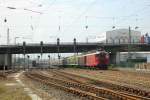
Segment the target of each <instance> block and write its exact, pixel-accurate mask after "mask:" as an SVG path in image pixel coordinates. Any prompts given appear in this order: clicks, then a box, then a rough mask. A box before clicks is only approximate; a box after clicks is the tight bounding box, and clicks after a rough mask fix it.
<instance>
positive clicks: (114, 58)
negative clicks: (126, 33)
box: [110, 52, 120, 64]
mask: <svg viewBox="0 0 150 100" xmlns="http://www.w3.org/2000/svg"><path fill="white" fill-rule="evenodd" d="M110 64H120V52H116V53H111V54H110Z"/></svg>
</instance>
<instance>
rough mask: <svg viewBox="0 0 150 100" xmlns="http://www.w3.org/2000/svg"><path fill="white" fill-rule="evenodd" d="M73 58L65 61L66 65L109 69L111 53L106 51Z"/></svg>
mask: <svg viewBox="0 0 150 100" xmlns="http://www.w3.org/2000/svg"><path fill="white" fill-rule="evenodd" d="M73 58H74V57H72V58H71V57H70V58H67V59H65V61H64V62H65V63H64V65H69V66H70V65H74V66H82V67H90V68H99V69H107V68H108V64H109V53H107V52H105V51H97V52H95V53H90V54H85V55H80V56H76V57H75V58H74V59H73ZM70 59H71V60H70ZM73 60H74V62H73Z"/></svg>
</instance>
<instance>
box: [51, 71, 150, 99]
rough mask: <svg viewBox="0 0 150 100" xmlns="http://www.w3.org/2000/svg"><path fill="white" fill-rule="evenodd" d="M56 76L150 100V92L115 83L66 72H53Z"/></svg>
mask: <svg viewBox="0 0 150 100" xmlns="http://www.w3.org/2000/svg"><path fill="white" fill-rule="evenodd" d="M52 72H53V73H54V74H55V75H59V76H61V77H62V76H63V77H65V78H68V79H69V80H73V81H75V82H78V83H84V84H90V83H91V84H94V85H96V86H100V87H105V88H108V89H111V90H114V91H118V92H120V93H121V94H124V95H129V96H132V97H135V98H139V99H142V100H150V92H148V91H145V90H141V89H137V88H133V87H129V86H123V85H118V84H113V83H109V82H103V81H99V80H94V79H90V78H87V77H82V76H79V75H75V74H71V73H66V72H62V71H58V70H57V71H55V70H53V71H52ZM79 78H80V79H83V80H88V81H89V82H90V83H89V82H86V83H85V82H82V81H81V80H79Z"/></svg>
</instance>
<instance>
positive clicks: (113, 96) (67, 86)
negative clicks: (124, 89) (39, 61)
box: [25, 72, 145, 100]
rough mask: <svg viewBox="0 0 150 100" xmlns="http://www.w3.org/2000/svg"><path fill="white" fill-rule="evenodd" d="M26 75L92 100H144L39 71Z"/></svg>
mask: <svg viewBox="0 0 150 100" xmlns="http://www.w3.org/2000/svg"><path fill="white" fill-rule="evenodd" d="M25 75H26V76H27V77H29V78H31V79H33V80H36V81H38V82H41V83H43V84H46V85H52V86H55V87H57V88H60V89H63V90H65V91H67V92H71V93H73V94H77V95H79V96H82V97H86V98H88V99H91V100H143V99H141V98H139V97H136V96H132V95H129V94H123V93H121V92H117V91H114V90H111V89H106V88H102V87H97V86H94V85H90V84H84V83H80V82H79V83H78V82H71V81H66V80H61V79H57V78H53V77H48V76H45V75H43V74H42V73H39V72H38V73H37V72H30V73H26V74H25ZM144 100H145V99H144Z"/></svg>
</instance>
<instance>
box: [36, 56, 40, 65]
mask: <svg viewBox="0 0 150 100" xmlns="http://www.w3.org/2000/svg"><path fill="white" fill-rule="evenodd" d="M37 58H38V66H39V62H40V56H37Z"/></svg>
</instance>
